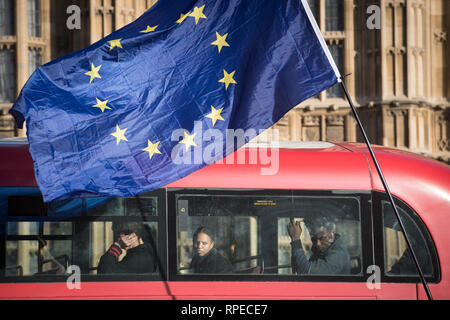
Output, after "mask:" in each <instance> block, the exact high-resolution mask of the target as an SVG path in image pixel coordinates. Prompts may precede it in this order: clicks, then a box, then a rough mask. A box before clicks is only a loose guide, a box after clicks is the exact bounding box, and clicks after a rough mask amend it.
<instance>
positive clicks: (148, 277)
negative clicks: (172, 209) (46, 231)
mask: <svg viewBox="0 0 450 320" xmlns="http://www.w3.org/2000/svg"><path fill="white" fill-rule="evenodd" d="M36 189H37V188H36ZM139 196H151V197H157V198H158V208H157V212H158V214H157V215H156V216H151V215H142V216H125V215H124V216H107V215H105V216H91V215H88V214H87V211H86V206H83V208H82V214H81V215H79V216H76V217H72V218H70V219H64V218H59V217H54V216H21V217H17V216H8V213H7V212H6V215H5V216H3V215H2V216H0V236H1V238H0V255H1V257H0V270H1V271H0V272H1V273H0V283H15V282H17V283H39V282H43V283H49V282H66V281H67V279H68V277H70V274H64V275H36V274H35V275H29V276H6V275H5V274H4V270H5V269H4V268H5V267H6V241H16V240H37V237H36V235H8V234H7V224H8V222H22V221H33V222H39V223H40V222H47V221H49V222H54V221H58V222H63V221H67V222H72V234H71V235H44V236H43V237H42V238H43V239H44V240H71V241H72V256H73V255H75V254H76V252H75V251H74V250H75V249H74V241H75V240H74V239H76V237H77V235H76V233H75V226H76V223H80V222H81V223H83V222H85V223H91V222H102V221H112V222H114V221H138V222H144V223H145V222H157V223H158V230H157V235H158V239H154V240H155V242H156V243H155V244H156V246H157V248H158V250H157V254H158V257H159V260H160V263H161V266H162V268H163V270H162V271H163V274H165V275H166V274H167V250H166V248H167V240H166V239H167V237H166V232H167V211H166V199H167V198H166V196H167V193H166V189H164V188H161V189H157V190H154V191H151V192H147V193H143V194H140V195H139ZM158 269H159V264H158ZM80 278H81V282H145V281H147V282H156V281H163V280H164V279H162V276H161V270H158V271H156V272H155V273H152V274H101V275H94V274H87V273H82V274H81V277H80Z"/></svg>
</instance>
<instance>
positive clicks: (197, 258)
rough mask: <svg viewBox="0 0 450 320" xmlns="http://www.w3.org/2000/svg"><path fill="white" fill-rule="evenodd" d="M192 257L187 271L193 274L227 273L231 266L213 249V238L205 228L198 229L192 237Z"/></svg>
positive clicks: (231, 268)
mask: <svg viewBox="0 0 450 320" xmlns="http://www.w3.org/2000/svg"><path fill="white" fill-rule="evenodd" d="M192 242H193V248H194V256H193V258H192V261H191V263H190V266H189V269H190V271H191V272H193V273H229V272H233V266H232V265H231V263H230V261H228V259H227V258H225V257H224V256H223V255H222V254H221V253H220V252H219V251H217V250H216V248H214V237H213V233H212V232H211V230H210V229H209V228H207V227H205V226H201V227H199V228H198V229H197V230H196V231H195V232H194V235H193V237H192Z"/></svg>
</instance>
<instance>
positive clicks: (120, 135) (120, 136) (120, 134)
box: [111, 124, 128, 144]
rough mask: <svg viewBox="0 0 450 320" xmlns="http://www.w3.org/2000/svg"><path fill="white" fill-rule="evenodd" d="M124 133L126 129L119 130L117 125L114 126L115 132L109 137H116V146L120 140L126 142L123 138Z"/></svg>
mask: <svg viewBox="0 0 450 320" xmlns="http://www.w3.org/2000/svg"><path fill="white" fill-rule="evenodd" d="M126 131H127V129H126V128H125V129H120V128H119V125H118V124H116V132H114V133H111V135H112V136H113V137H116V139H117V144H119V142H120V141H121V140H124V141H128V139H127V138H126V137H125V132H126Z"/></svg>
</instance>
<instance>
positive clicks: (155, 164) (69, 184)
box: [10, 0, 340, 202]
mask: <svg viewBox="0 0 450 320" xmlns="http://www.w3.org/2000/svg"><path fill="white" fill-rule="evenodd" d="M338 81H340V75H339V72H338V71H337V68H336V66H335V65H334V62H333V60H332V59H331V58H330V54H329V52H328V50H327V48H326V45H325V42H324V41H323V38H322V36H321V35H320V31H318V28H317V25H316V24H315V21H314V19H313V18H312V14H311V12H310V10H309V7H307V2H306V0H302V1H300V0H226V1H224V0H209V1H206V0H199V1H195V0H177V1H170V0H159V1H158V2H157V3H156V5H155V6H153V7H152V8H151V9H150V10H148V11H147V12H146V13H144V14H143V15H142V16H141V17H139V18H138V19H137V20H136V21H134V22H133V23H131V24H129V25H127V26H125V27H123V28H122V29H120V30H117V31H115V32H113V33H111V34H110V35H109V36H107V37H106V38H104V39H102V40H100V41H98V42H96V43H94V44H92V45H91V46H89V47H87V48H85V49H83V50H81V51H78V52H74V53H72V54H70V55H67V56H65V57H62V58H60V59H57V60H54V61H52V62H50V63H48V64H46V65H43V66H41V67H40V68H38V69H37V70H36V71H35V72H34V73H33V75H32V76H31V77H30V79H29V80H28V82H27V83H26V85H25V86H24V88H23V89H22V91H21V93H20V95H19V97H18V99H17V101H16V103H15V104H14V106H13V108H12V109H11V110H10V112H11V114H12V115H13V116H14V117H15V119H16V121H17V124H18V127H19V128H21V127H22V125H23V122H24V121H26V125H27V135H28V140H29V145H30V153H31V155H32V158H33V162H34V168H35V174H36V179H37V181H38V184H39V187H40V189H41V192H42V194H43V197H44V200H45V201H46V202H48V201H51V200H55V199H65V198H74V197H85V196H95V195H110V196H132V195H136V194H139V193H142V192H145V191H150V190H153V189H156V188H159V187H163V186H165V185H167V184H169V183H171V182H173V181H175V180H178V179H180V178H182V177H185V176H187V175H188V174H190V173H192V172H193V171H196V170H198V169H200V168H202V167H204V166H206V165H208V164H210V163H212V162H214V161H216V160H219V159H221V158H223V157H224V156H226V155H228V154H230V153H231V152H233V151H235V150H236V149H237V148H239V147H240V146H241V145H242V143H236V144H234V145H233V146H232V147H230V145H229V144H227V143H225V140H226V139H225V138H221V137H220V135H222V137H225V136H226V135H227V134H228V132H230V130H238V129H241V130H244V131H248V130H250V129H253V130H254V131H252V132H260V131H261V130H263V129H267V128H269V127H270V126H272V125H273V124H274V123H276V122H277V121H278V120H279V119H280V118H281V117H282V116H283V115H284V114H285V113H286V112H288V111H289V110H290V109H291V108H293V107H294V106H296V105H297V104H298V103H300V102H301V101H303V100H305V99H307V98H309V97H312V96H314V95H316V94H317V93H319V92H321V91H323V90H325V89H327V88H329V87H331V86H332V85H334V84H335V83H336V82H338ZM206 132H208V134H205V133H206ZM253 136H254V134H250V135H248V136H246V139H245V142H247V141H248V140H250V139H252V138H253ZM211 146H213V147H211ZM197 150H203V151H205V150H207V151H208V152H203V153H200V155H201V156H200V157H196V156H195V154H196V151H197ZM197 154H198V153H197Z"/></svg>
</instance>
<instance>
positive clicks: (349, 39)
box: [341, 0, 356, 98]
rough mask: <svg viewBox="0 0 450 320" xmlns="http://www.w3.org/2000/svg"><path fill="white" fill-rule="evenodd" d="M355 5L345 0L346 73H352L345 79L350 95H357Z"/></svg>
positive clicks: (351, 0)
mask: <svg viewBox="0 0 450 320" xmlns="http://www.w3.org/2000/svg"><path fill="white" fill-rule="evenodd" d="M353 10H354V6H353V0H345V2H344V30H345V47H344V50H345V51H344V66H345V70H343V71H341V72H344V74H348V73H352V75H351V76H350V77H348V78H346V79H345V85H346V87H347V90H348V92H349V93H350V96H351V97H352V98H353V97H354V96H355V93H356V92H355V39H354V34H355V23H354V12H353Z"/></svg>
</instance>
